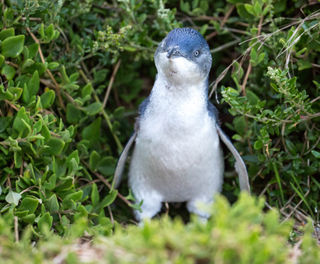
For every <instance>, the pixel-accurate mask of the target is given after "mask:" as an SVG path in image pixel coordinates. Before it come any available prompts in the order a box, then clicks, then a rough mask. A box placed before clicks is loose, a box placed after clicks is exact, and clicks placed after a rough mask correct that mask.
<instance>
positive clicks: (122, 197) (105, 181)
mask: <svg viewBox="0 0 320 264" xmlns="http://www.w3.org/2000/svg"><path fill="white" fill-rule="evenodd" d="M82 162H83V164H84V165H86V167H87V168H88V169H89V170H90V171H91V172H92V173H93V174H94V175H95V176H96V177H97V178H98V179H99V180H100V181H102V182H103V183H104V184H105V185H106V186H107V187H108V188H109V190H111V189H112V186H111V184H110V183H109V182H108V180H107V179H106V178H105V177H103V176H102V175H101V174H99V173H98V172H95V171H92V170H91V169H90V166H89V164H88V163H87V162H85V161H84V160H82ZM117 196H118V197H119V198H120V199H121V200H122V201H124V202H125V203H126V204H127V205H128V206H130V207H131V206H132V203H131V202H130V201H129V200H128V199H127V198H125V197H124V196H123V195H122V194H120V193H119V192H118V193H117Z"/></svg>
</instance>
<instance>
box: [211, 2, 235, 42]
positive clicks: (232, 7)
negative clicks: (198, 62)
mask: <svg viewBox="0 0 320 264" xmlns="http://www.w3.org/2000/svg"><path fill="white" fill-rule="evenodd" d="M233 10H234V5H232V6H231V8H230V9H229V10H228V11H227V13H226V14H225V16H224V17H223V19H222V21H221V24H220V27H223V26H224V25H225V24H226V22H227V21H228V18H229V17H230V15H231V13H232V12H233ZM216 35H218V32H217V31H214V32H212V33H211V34H209V35H208V36H207V37H206V40H207V41H209V40H210V39H212V38H213V37H215V36H216Z"/></svg>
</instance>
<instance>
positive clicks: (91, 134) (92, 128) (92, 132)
mask: <svg viewBox="0 0 320 264" xmlns="http://www.w3.org/2000/svg"><path fill="white" fill-rule="evenodd" d="M100 127H101V117H98V118H97V119H96V120H95V121H93V122H92V123H91V124H90V125H89V126H87V127H85V128H84V129H83V130H82V133H81V135H82V138H83V139H87V140H89V141H90V143H91V144H94V143H95V142H98V141H99V138H100Z"/></svg>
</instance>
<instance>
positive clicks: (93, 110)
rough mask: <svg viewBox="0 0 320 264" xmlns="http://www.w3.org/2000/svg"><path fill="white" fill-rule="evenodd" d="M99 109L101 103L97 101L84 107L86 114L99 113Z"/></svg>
mask: <svg viewBox="0 0 320 264" xmlns="http://www.w3.org/2000/svg"><path fill="white" fill-rule="evenodd" d="M101 109H102V104H101V103H99V102H95V103H92V104H90V105H88V106H87V107H85V108H84V110H85V112H86V113H87V114H88V115H95V114H97V113H99V112H100V111H101Z"/></svg>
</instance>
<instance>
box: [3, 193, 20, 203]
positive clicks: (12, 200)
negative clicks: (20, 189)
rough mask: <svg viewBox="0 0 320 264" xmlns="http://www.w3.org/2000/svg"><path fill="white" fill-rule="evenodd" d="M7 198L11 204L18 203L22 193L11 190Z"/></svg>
mask: <svg viewBox="0 0 320 264" xmlns="http://www.w3.org/2000/svg"><path fill="white" fill-rule="evenodd" d="M5 199H6V202H7V203H9V204H14V205H18V204H19V201H20V199H21V194H20V193H17V192H14V191H11V190H10V191H9V193H8V194H7V196H6V198H5Z"/></svg>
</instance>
